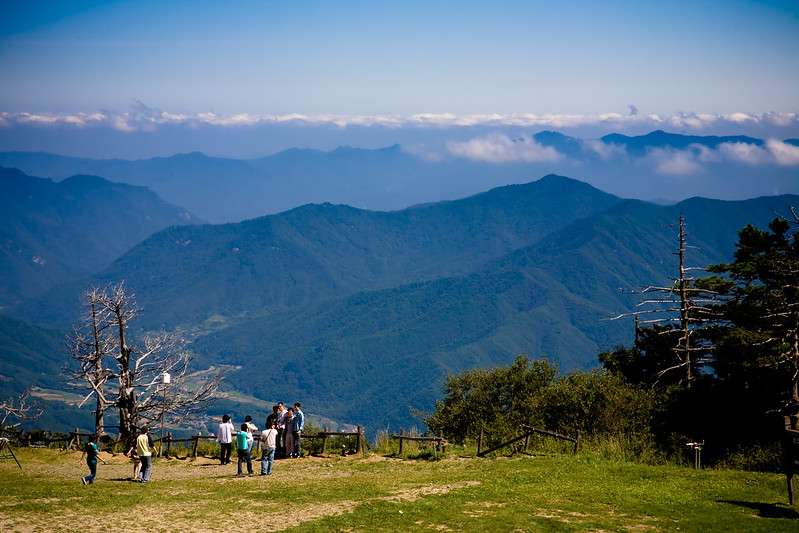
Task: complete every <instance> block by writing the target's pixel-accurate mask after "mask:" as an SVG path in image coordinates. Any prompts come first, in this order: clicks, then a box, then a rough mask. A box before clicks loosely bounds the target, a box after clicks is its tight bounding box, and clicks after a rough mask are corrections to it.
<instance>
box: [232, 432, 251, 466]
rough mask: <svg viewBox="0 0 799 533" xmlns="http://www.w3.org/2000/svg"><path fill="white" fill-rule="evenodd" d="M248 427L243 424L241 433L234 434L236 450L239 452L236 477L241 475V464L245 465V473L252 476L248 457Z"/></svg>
mask: <svg viewBox="0 0 799 533" xmlns="http://www.w3.org/2000/svg"><path fill="white" fill-rule="evenodd" d="M250 438H251V437H250V427H249V426H248V425H247V423H246V422H245V423H244V424H242V425H241V431H237V432H236V448H237V451H238V452H239V463H238V464H239V470H238V474H237V475H239V476H240V475H242V471H241V464H242V463H243V462H246V463H247V473H248V474H249V475H252V458H251V457H250Z"/></svg>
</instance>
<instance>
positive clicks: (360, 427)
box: [355, 424, 366, 455]
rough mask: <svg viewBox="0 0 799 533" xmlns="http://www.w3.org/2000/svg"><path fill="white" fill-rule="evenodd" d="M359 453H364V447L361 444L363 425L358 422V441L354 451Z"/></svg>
mask: <svg viewBox="0 0 799 533" xmlns="http://www.w3.org/2000/svg"><path fill="white" fill-rule="evenodd" d="M358 452H360V453H361V455H366V449H365V447H364V445H363V426H361V425H360V424H359V425H358V441H357V442H356V444H355V453H356V454H357V453H358Z"/></svg>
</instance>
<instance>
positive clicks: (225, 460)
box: [219, 442, 233, 465]
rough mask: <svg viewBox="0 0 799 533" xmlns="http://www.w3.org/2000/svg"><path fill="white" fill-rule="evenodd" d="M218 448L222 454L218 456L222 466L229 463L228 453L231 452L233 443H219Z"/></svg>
mask: <svg viewBox="0 0 799 533" xmlns="http://www.w3.org/2000/svg"><path fill="white" fill-rule="evenodd" d="M219 446H221V447H222V452H221V454H220V457H219V460H220V461H221V463H222V464H223V465H226V464H228V463H229V462H230V453H231V451H232V450H233V443H232V442H220V443H219Z"/></svg>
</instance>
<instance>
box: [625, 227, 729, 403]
mask: <svg viewBox="0 0 799 533" xmlns="http://www.w3.org/2000/svg"><path fill="white" fill-rule="evenodd" d="M678 226H679V241H678V242H679V247H678V250H677V252H674V253H675V255H677V256H678V257H679V264H678V273H679V275H678V276H677V277H672V278H669V279H670V280H671V281H672V284H671V285H669V286H649V287H646V288H644V289H643V290H641V291H638V293H639V294H643V295H645V298H644V299H643V300H642V301H641V302H640V303H639V304H638V306H637V307H644V308H645V309H644V310H641V311H635V312H632V313H622V314H620V315H617V316H614V317H612V318H611V320H618V319H619V318H622V317H626V316H631V315H634V316H635V328H636V339H637V338H638V331H639V328H640V327H641V324H644V325H655V324H657V325H665V326H666V328H664V329H663V330H662V334H670V333H673V332H675V331H677V332H679V336H678V337H677V342H676V344H675V345H674V346H673V347H672V348H671V353H672V354H673V355H674V360H673V361H672V364H670V365H669V366H667V367H666V368H664V369H662V370H660V371H659V372H658V374H657V379H658V380H660V379H661V378H662V377H663V376H664V375H666V374H670V373H672V372H674V371H682V377H681V378H680V380H679V382H680V384H682V385H684V386H685V387H687V388H690V387H691V382H692V381H693V379H694V377H695V375H694V368H695V366H696V365H701V364H706V363H708V362H710V359H709V358H708V357H701V356H700V354H703V353H705V354H706V353H708V350H709V349H710V348H709V347H708V346H705V345H702V344H701V343H698V342H696V341H695V340H694V338H695V332H696V331H697V329H698V328H699V327H701V325H702V324H704V323H705V322H706V321H708V320H709V319H711V318H712V317H713V316H714V312H713V311H712V310H711V308H710V307H709V305H710V304H712V303H714V302H716V301H717V300H716V296H717V294H716V293H715V292H713V291H710V290H707V289H702V288H697V287H695V286H694V285H693V282H694V281H695V278H694V277H692V276H691V275H690V272H691V271H694V270H704V268H702V267H686V266H685V259H686V251H687V249H689V248H693V247H691V246H688V244H687V242H686V241H687V237H688V233H687V232H686V230H685V219H684V218H683V216H682V214H680V219H679V224H678ZM635 292H636V291H633V293H635ZM639 315H648V316H649V317H650V318H646V319H644V320H639ZM656 383H657V382H656Z"/></svg>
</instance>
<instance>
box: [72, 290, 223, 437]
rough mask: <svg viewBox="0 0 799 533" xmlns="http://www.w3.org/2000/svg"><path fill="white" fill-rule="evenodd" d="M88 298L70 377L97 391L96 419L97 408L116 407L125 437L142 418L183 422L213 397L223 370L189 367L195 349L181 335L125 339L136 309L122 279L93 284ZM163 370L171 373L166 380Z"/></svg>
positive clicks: (75, 339)
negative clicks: (188, 347)
mask: <svg viewBox="0 0 799 533" xmlns="http://www.w3.org/2000/svg"><path fill="white" fill-rule="evenodd" d="M86 300H87V306H88V307H89V308H90V313H89V319H88V321H87V322H86V323H85V324H84V325H83V327H82V328H76V334H75V336H74V337H73V342H72V346H73V352H72V353H73V359H75V360H76V361H78V363H79V368H77V369H75V370H74V371H73V382H74V383H82V384H83V386H84V388H87V389H88V390H89V394H88V395H87V398H89V397H91V395H95V396H96V397H97V411H98V414H97V415H96V419H95V420H96V423H98V422H97V421H99V423H100V424H101V423H102V415H101V414H100V412H104V411H107V410H108V409H110V408H116V409H118V411H119V430H120V433H119V438H120V440H123V441H127V439H128V438H130V437H131V436H133V435H135V433H136V430H137V428H138V426H139V424H140V423H141V422H146V423H150V422H152V421H154V420H157V419H159V418H160V419H161V420H163V419H164V417H165V416H167V415H170V416H171V417H172V418H173V420H175V421H180V422H183V421H185V420H186V419H187V417H189V416H190V415H192V414H195V413H197V412H200V411H204V409H205V407H206V406H207V404H209V403H211V402H213V401H214V400H215V399H216V394H217V390H218V388H219V385H220V383H221V380H222V371H216V372H211V373H208V372H205V373H191V372H190V367H191V363H192V361H193V355H192V354H191V352H189V351H188V350H186V347H185V345H186V343H185V340H184V339H182V338H181V337H180V336H177V335H173V334H166V333H164V334H160V335H155V336H152V335H151V336H146V337H144V339H143V341H142V343H141V345H140V347H134V346H131V345H130V344H129V341H128V326H129V324H130V322H131V321H132V320H133V319H134V318H135V317H136V316H137V314H138V309H137V308H136V303H135V298H134V295H133V294H132V293H129V292H128V291H127V290H126V289H125V287H124V284H123V283H119V284H116V285H109V286H107V287H105V288H104V289H102V290H99V289H91V290H89V291H87V293H86ZM165 374H169V375H170V377H172V378H173V379H172V380H171V381H170V384H169V386H167V384H166V383H164V379H163V377H164V375H165ZM84 401H85V400H84Z"/></svg>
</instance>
